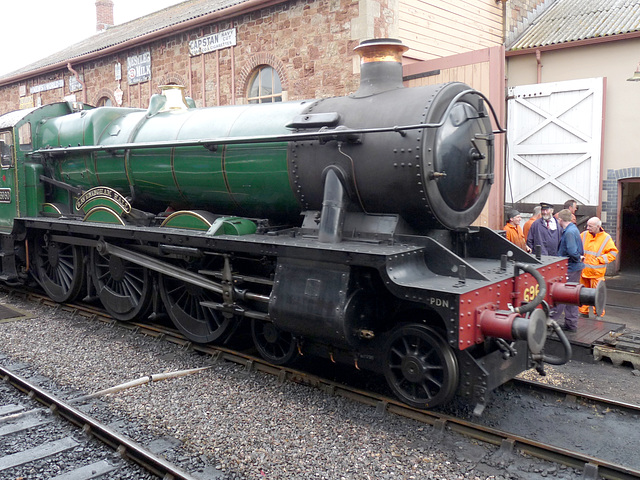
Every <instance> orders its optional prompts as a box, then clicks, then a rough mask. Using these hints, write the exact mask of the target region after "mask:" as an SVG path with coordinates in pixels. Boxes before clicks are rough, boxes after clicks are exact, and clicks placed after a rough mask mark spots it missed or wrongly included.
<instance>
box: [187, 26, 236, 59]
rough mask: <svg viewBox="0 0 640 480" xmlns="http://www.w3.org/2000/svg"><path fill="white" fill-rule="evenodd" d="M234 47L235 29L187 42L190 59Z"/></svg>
mask: <svg viewBox="0 0 640 480" xmlns="http://www.w3.org/2000/svg"><path fill="white" fill-rule="evenodd" d="M235 45H236V29H235V28H232V29H230V30H223V31H222V32H218V33H214V34H212V35H207V36H206V37H200V38H196V39H195V40H191V41H190V42H189V53H190V54H191V56H192V57H195V56H196V55H200V54H201V53H209V52H214V51H216V50H222V49H223V48H228V47H234V46H235Z"/></svg>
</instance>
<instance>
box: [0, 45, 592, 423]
mask: <svg viewBox="0 0 640 480" xmlns="http://www.w3.org/2000/svg"><path fill="white" fill-rule="evenodd" d="M356 50H357V51H358V53H359V54H360V56H361V85H360V88H359V89H358V91H356V92H355V93H353V94H351V95H348V96H345V97H336V98H326V99H321V100H313V101H298V102H284V103H282V102H280V103H268V104H259V105H236V106H224V107H213V108H195V105H194V104H193V101H192V100H191V99H189V98H186V97H185V96H184V93H183V89H182V88H180V87H178V86H170V87H168V88H167V89H165V90H164V91H163V93H162V94H158V95H154V96H153V97H152V98H151V101H150V105H149V108H148V109H147V110H143V109H133V108H115V107H101V108H91V107H88V106H85V105H79V106H78V105H72V104H69V103H58V104H51V105H44V106H41V107H37V108H33V109H30V110H23V111H18V112H12V113H8V114H5V115H3V116H0V141H1V142H2V185H0V213H1V215H0V232H1V235H0V240H1V242H2V243H1V246H2V272H1V278H2V280H4V281H5V282H8V283H14V284H15V283H27V282H30V281H33V280H35V281H36V282H37V283H38V284H39V285H40V286H41V287H42V288H43V289H44V290H45V292H46V293H47V294H48V295H49V296H50V297H51V298H52V299H54V300H55V301H58V302H67V301H70V300H72V299H74V298H75V297H77V296H78V295H83V296H86V297H88V298H97V299H99V300H100V301H101V302H102V304H103V305H104V307H105V308H106V309H107V311H108V312H109V313H110V314H111V315H113V316H114V317H115V318H117V319H120V320H122V321H129V320H132V319H144V318H147V317H149V316H150V315H158V314H164V313H166V314H167V315H168V317H169V318H170V319H171V321H172V322H173V323H174V324H175V325H176V327H177V328H178V329H179V330H180V331H181V332H182V333H183V334H184V335H185V336H186V337H187V338H189V339H190V340H191V341H193V342H201V343H207V342H217V343H225V342H228V341H230V340H231V339H232V338H233V337H234V334H236V333H237V332H239V331H241V330H243V329H250V331H251V335H252V337H253V341H254V343H255V346H256V348H257V350H258V351H259V352H260V354H261V355H262V356H264V357H265V358H266V359H268V360H270V361H271V362H274V363H276V364H286V363H290V362H293V361H295V360H296V358H298V357H299V356H300V355H319V356H322V357H326V358H328V359H330V360H331V361H334V362H342V363H347V364H350V365H353V366H354V367H355V368H357V369H368V370H372V371H374V372H378V373H379V374H381V375H383V376H384V377H385V378H386V381H387V383H388V385H389V387H390V388H391V390H392V391H393V392H394V393H395V395H397V397H398V398H399V399H400V400H402V401H403V402H405V403H407V404H409V405H412V406H414V407H418V408H432V407H435V406H437V405H441V404H444V403H447V402H449V401H450V400H451V399H452V398H453V396H454V395H458V396H460V397H463V398H466V399H468V400H469V401H470V402H472V403H473V404H475V405H477V406H478V409H477V411H478V412H480V411H481V410H482V408H483V406H484V405H485V404H486V402H487V401H488V398H489V394H490V392H491V390H493V389H494V388H495V387H496V386H499V385H500V384H502V383H504V382H505V381H507V380H509V379H510V378H512V377H513V376H515V375H517V374H518V373H520V372H522V371H523V370H526V369H528V368H531V367H532V366H536V367H537V368H538V369H539V371H541V372H543V363H544V362H551V363H561V362H563V361H566V359H567V358H568V357H569V356H570V347H569V344H568V342H567V341H566V338H565V337H564V335H563V334H562V332H561V331H560V329H559V328H558V326H557V324H556V323H555V322H553V321H551V320H549V319H548V318H547V317H548V308H547V307H548V306H549V305H551V306H553V305H554V304H555V303H560V302H562V303H570V304H577V303H587V304H593V305H597V306H598V308H601V307H602V305H603V304H604V291H603V290H592V289H587V288H582V287H581V286H578V285H572V284H566V283H564V282H565V281H564V279H565V275H566V260H562V259H558V258H554V257H541V256H540V255H538V256H537V257H536V256H532V255H529V254H527V253H526V252H524V251H522V250H520V249H518V248H517V247H515V246H514V245H512V244H510V243H509V242H507V241H506V240H505V239H504V238H503V237H501V236H500V235H498V234H496V233H495V232H493V231H492V230H490V229H487V228H484V227H473V226H470V225H471V223H472V222H473V221H474V220H475V219H476V218H477V217H478V215H479V214H480V212H481V211H482V209H483V207H484V205H485V203H486V200H487V197H488V194H489V190H490V188H491V184H492V182H493V162H494V142H495V141H496V140H495V134H496V133H499V131H495V132H494V131H493V129H492V125H491V120H490V111H488V110H487V106H488V105H489V104H488V102H487V101H486V99H485V97H484V96H483V95H482V94H481V93H479V92H477V91H475V90H473V89H471V88H469V87H468V86H466V85H464V84H462V83H457V82H454V83H447V84H441V85H433V86H424V87H416V88H404V87H403V85H402V64H401V58H402V53H403V52H404V51H405V50H406V47H404V46H403V45H402V44H401V43H400V42H398V41H396V40H392V39H377V40H370V41H365V42H363V43H362V44H361V45H360V46H359V47H357V49H356ZM489 107H490V105H489ZM496 124H497V122H496ZM543 307H544V308H543ZM549 328H551V329H555V330H556V332H557V334H558V336H559V337H560V338H561V339H562V340H563V343H564V345H565V355H564V357H565V358H556V357H552V356H550V355H546V354H545V353H544V346H545V341H546V337H547V332H548V330H549Z"/></svg>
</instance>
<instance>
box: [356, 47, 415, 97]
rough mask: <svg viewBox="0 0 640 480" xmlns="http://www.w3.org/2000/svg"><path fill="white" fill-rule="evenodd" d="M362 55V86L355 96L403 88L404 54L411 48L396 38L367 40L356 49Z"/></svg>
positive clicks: (365, 95) (366, 95)
mask: <svg viewBox="0 0 640 480" xmlns="http://www.w3.org/2000/svg"><path fill="white" fill-rule="evenodd" d="M354 50H355V51H356V52H357V53H358V55H360V88H358V91H357V92H356V93H355V94H354V96H355V97H368V96H369V95H374V94H376V93H380V92H384V91H387V90H393V89H396V88H403V85H402V54H403V53H404V52H406V51H407V50H409V47H406V46H405V45H403V44H402V42H401V41H400V40H397V39H395V38H376V39H373V40H365V41H363V42H361V43H360V45H358V46H357V47H356V48H355V49H354Z"/></svg>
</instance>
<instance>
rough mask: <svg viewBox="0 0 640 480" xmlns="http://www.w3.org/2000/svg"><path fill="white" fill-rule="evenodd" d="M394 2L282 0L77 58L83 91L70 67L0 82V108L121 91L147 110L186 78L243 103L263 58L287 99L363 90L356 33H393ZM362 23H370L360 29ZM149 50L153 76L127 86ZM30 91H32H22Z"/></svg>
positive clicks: (206, 94)
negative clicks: (202, 43)
mask: <svg viewBox="0 0 640 480" xmlns="http://www.w3.org/2000/svg"><path fill="white" fill-rule="evenodd" d="M388 1H389V2H391V1H393V0H388ZM361 3H367V4H375V5H376V6H377V7H378V8H377V9H373V10H376V11H378V12H379V13H378V14H373V15H372V14H371V10H372V8H367V9H364V10H363V6H362V5H361ZM388 7H389V5H388V3H386V0H384V1H382V2H372V1H370V0H367V1H366V2H358V1H355V0H293V1H290V2H283V3H280V4H276V5H274V6H271V7H268V8H264V9H261V10H257V11H254V12H251V13H247V14H245V15H240V16H237V17H235V18H231V19H227V20H225V21H222V22H217V23H211V24H207V25H201V26H199V27H196V28H194V29H193V30H191V31H188V32H185V33H179V34H175V35H173V36H169V37H165V38H162V39H160V40H156V41H153V42H152V43H149V44H146V45H142V44H141V45H139V46H137V47H134V48H129V49H127V50H123V51H120V52H116V53H113V54H111V55H108V56H105V57H102V58H99V59H97V60H91V61H85V62H84V63H74V64H73V65H72V68H73V69H74V70H75V71H76V72H77V73H78V74H80V75H81V76H82V77H83V78H84V83H85V88H84V89H83V90H80V91H76V92H74V93H72V92H70V83H69V80H70V78H71V77H72V76H74V74H73V73H71V71H69V70H68V69H67V68H60V69H59V70H57V71H54V72H47V73H46V74H40V75H34V76H33V77H31V78H28V79H27V80H21V81H19V82H15V83H11V84H7V85H4V86H0V112H8V111H12V110H16V109H18V108H20V107H21V106H23V107H24V106H27V105H28V104H29V100H30V95H33V97H32V98H33V100H32V103H33V104H34V105H39V104H47V103H52V102H57V101H61V100H63V99H64V98H65V97H68V96H70V95H72V94H75V98H76V100H78V101H85V102H87V103H89V104H96V103H97V102H98V101H99V100H101V99H104V98H108V99H110V100H111V102H112V104H113V105H117V104H118V102H117V100H118V98H119V95H118V93H117V92H118V90H119V89H121V98H122V103H121V105H122V106H125V107H141V108H146V107H147V105H148V100H149V97H150V96H151V95H152V94H154V93H158V92H159V89H158V86H159V85H162V84H165V83H181V84H184V85H185V86H186V87H187V94H188V95H189V96H191V97H192V98H194V100H195V101H196V104H197V105H198V106H202V105H205V104H206V106H214V105H217V104H220V105H229V104H233V103H236V104H241V103H245V100H244V97H245V96H246V93H245V92H246V90H247V85H248V82H249V81H250V77H251V72H252V70H253V68H255V67H256V66H258V65H261V64H265V63H266V64H269V65H271V66H272V67H274V68H275V70H276V71H277V72H278V73H279V74H280V77H281V82H282V86H283V90H284V91H285V94H284V97H285V100H286V99H289V100H300V99H307V98H322V97H327V96H336V95H346V94H349V93H351V92H353V91H355V90H357V88H358V81H359V75H358V73H359V72H358V64H357V61H354V54H353V49H354V47H356V46H357V45H358V43H359V42H360V41H361V40H364V39H365V38H362V37H359V36H358V35H359V33H358V32H360V31H362V30H365V31H371V33H372V34H373V36H375V37H385V36H389V33H390V32H391V31H392V29H393V28H395V22H397V19H395V17H394V15H395V13H394V12H392V11H390V9H389V8H388ZM363 12H365V13H364V14H363ZM362 24H366V25H369V28H364V29H363V28H361V25H362ZM128 25H131V23H130V24H128ZM114 28H118V27H114ZM232 28H235V29H236V32H237V37H236V40H237V44H236V46H235V47H232V48H225V49H223V50H219V51H217V52H211V53H206V54H204V55H198V56H193V57H190V55H189V49H188V43H189V41H190V40H194V39H196V38H199V37H202V36H206V35H209V34H212V33H216V32H219V31H224V30H227V29H232ZM354 30H357V31H358V32H354ZM145 51H149V52H150V53H151V80H150V81H146V82H144V83H140V84H136V85H129V84H128V82H127V71H126V69H127V57H129V56H132V55H137V54H141V53H143V52H145ZM117 63H120V65H121V66H122V80H121V81H117V80H116V77H115V68H116V64H117ZM34 73H35V72H34ZM61 80H62V81H63V84H64V85H63V86H62V87H60V86H57V87H55V88H51V89H48V90H43V91H39V92H36V93H33V94H31V93H30V91H31V89H32V87H34V86H38V87H42V86H43V85H44V86H48V87H50V86H51V85H54V86H55V85H56V83H55V82H60V81H61ZM25 91H26V95H22V96H21V93H24V92H25ZM21 99H22V104H21Z"/></svg>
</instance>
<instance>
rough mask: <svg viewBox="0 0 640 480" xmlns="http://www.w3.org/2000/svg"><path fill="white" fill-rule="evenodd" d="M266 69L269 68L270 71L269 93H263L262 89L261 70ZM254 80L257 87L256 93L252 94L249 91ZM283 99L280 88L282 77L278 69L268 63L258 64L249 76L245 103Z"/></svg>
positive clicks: (270, 101) (272, 101) (252, 86)
mask: <svg viewBox="0 0 640 480" xmlns="http://www.w3.org/2000/svg"><path fill="white" fill-rule="evenodd" d="M267 69H269V70H270V73H271V93H270V94H264V93H263V90H262V89H263V84H264V82H263V78H262V75H263V72H265V71H266V70H267ZM276 80H277V81H276ZM256 82H257V87H258V94H257V95H253V96H252V95H251V91H252V90H253V89H254V85H255V84H256ZM283 101H284V91H283V89H282V79H281V78H280V75H279V74H278V71H277V70H276V69H275V68H274V67H273V66H271V65H269V64H262V65H258V66H257V67H256V68H255V69H254V71H253V72H252V73H251V75H250V77H249V82H248V84H247V103H250V104H258V103H277V102H283Z"/></svg>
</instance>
